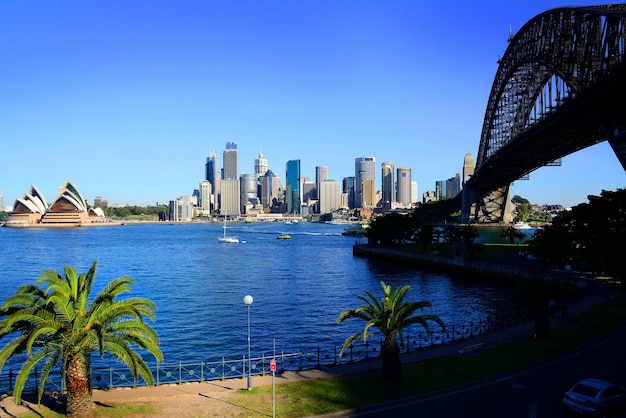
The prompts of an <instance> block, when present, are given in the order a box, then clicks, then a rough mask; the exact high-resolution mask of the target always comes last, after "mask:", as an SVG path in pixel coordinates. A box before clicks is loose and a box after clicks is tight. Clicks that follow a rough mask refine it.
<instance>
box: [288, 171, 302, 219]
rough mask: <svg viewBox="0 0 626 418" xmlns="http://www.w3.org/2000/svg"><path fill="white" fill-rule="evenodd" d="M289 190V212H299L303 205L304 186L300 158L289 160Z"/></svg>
mask: <svg viewBox="0 0 626 418" xmlns="http://www.w3.org/2000/svg"><path fill="white" fill-rule="evenodd" d="M286 179H287V180H286V181H287V184H286V186H287V192H286V195H285V200H286V202H285V203H286V204H287V213H293V214H299V213H300V211H301V207H302V193H301V192H302V186H301V184H300V182H301V178H300V160H289V161H287V173H286Z"/></svg>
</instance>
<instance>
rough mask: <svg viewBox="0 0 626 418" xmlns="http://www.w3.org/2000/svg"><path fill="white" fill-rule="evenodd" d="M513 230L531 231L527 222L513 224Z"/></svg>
mask: <svg viewBox="0 0 626 418" xmlns="http://www.w3.org/2000/svg"><path fill="white" fill-rule="evenodd" d="M513 228H515V229H532V226H530V224H529V223H528V222H521V221H520V222H515V224H514V225H513Z"/></svg>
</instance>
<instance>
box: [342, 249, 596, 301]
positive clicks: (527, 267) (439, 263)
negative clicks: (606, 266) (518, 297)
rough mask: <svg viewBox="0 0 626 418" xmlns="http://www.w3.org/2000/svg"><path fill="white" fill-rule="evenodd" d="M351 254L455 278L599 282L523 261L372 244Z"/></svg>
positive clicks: (585, 286)
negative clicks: (499, 260)
mask: <svg viewBox="0 0 626 418" xmlns="http://www.w3.org/2000/svg"><path fill="white" fill-rule="evenodd" d="M352 254H353V255H354V256H355V257H363V258H369V259H375V260H383V261H401V262H405V263H409V264H412V265H415V266H418V267H420V268H423V269H427V270H430V271H433V270H434V271H440V272H446V273H453V274H469V275H470V276H480V277H482V278H488V279H497V280H505V281H515V280H519V279H539V280H552V279H557V280H560V281H565V282H568V283H571V284H573V285H575V286H577V287H579V288H582V289H587V290H589V288H590V287H592V286H593V281H594V280H596V279H598V278H597V277H595V275H593V274H591V273H589V272H580V271H573V270H569V271H568V270H566V269H565V268H564V269H562V270H561V269H556V268H550V267H545V266H542V265H539V264H538V262H534V263H533V262H531V260H527V259H521V257H520V261H519V263H515V264H514V263H503V262H495V261H493V260H488V259H485V258H480V257H475V258H474V257H451V256H442V255H439V254H436V253H425V252H418V251H413V250H411V249H402V248H394V247H381V246H376V245H370V244H358V243H356V244H354V245H353V247H352Z"/></svg>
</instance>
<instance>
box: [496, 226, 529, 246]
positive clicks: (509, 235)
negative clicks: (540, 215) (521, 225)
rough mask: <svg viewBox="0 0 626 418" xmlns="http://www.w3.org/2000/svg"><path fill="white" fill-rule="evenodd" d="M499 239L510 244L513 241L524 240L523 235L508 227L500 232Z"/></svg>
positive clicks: (512, 227)
mask: <svg viewBox="0 0 626 418" xmlns="http://www.w3.org/2000/svg"><path fill="white" fill-rule="evenodd" d="M500 238H503V239H508V240H509V242H510V243H511V244H514V243H515V240H517V241H518V242H519V240H521V239H522V238H524V233H523V232H522V231H520V230H518V229H516V228H515V227H514V226H508V227H506V228H505V229H504V231H502V234H500Z"/></svg>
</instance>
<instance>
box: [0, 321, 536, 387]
mask: <svg viewBox="0 0 626 418" xmlns="http://www.w3.org/2000/svg"><path fill="white" fill-rule="evenodd" d="M527 320H528V318H527V316H526V315H523V314H518V315H509V316H506V317H499V318H496V317H493V318H487V319H485V320H481V321H478V322H461V323H460V324H457V325H454V324H453V325H452V326H450V327H449V328H446V329H445V330H438V331H435V330H431V331H430V332H425V331H419V332H417V333H416V334H412V335H411V334H408V333H407V334H406V335H405V336H404V342H405V345H404V347H402V351H403V352H404V353H409V352H411V351H418V350H425V349H429V348H433V347H437V346H441V345H445V344H451V343H454V342H456V341H462V340H467V339H471V338H472V337H475V336H479V335H483V334H486V333H489V332H494V331H498V330H501V329H505V328H507V327H512V326H515V325H517V324H519V323H521V322H523V321H527ZM371 341H372V340H371V339H370V340H368V341H367V342H365V343H363V342H362V341H361V342H359V343H357V344H352V345H351V346H350V347H349V348H348V349H347V350H346V351H345V352H344V355H343V356H341V357H340V356H339V350H340V349H339V347H338V346H335V347H334V348H333V350H332V351H330V352H323V351H322V350H321V349H320V348H319V347H318V348H316V349H313V350H310V351H300V352H297V353H284V352H281V353H280V354H277V355H276V356H274V355H270V356H267V355H265V354H262V355H261V356H260V357H250V370H247V368H248V366H247V365H248V359H247V357H246V356H242V357H241V358H231V359H227V358H226V357H222V358H221V359H220V360H217V361H206V362H199V363H183V362H178V363H172V364H167V363H163V364H156V365H155V366H152V367H150V369H151V371H152V376H153V378H154V384H155V385H157V386H159V385H172V384H175V385H179V384H183V383H191V382H205V381H215V380H221V381H223V380H227V379H244V378H246V377H247V376H248V373H249V374H250V375H251V376H258V375H265V374H269V373H271V372H270V360H272V359H275V360H276V371H277V372H278V373H284V372H286V371H302V370H310V369H322V368H326V367H336V366H339V365H341V364H351V363H355V362H361V361H369V360H372V359H378V358H380V350H381V348H382V343H383V341H382V339H381V340H380V341H378V342H375V343H372V342H371ZM15 378H16V373H14V372H13V371H12V370H9V371H8V372H7V373H4V374H2V375H0V393H12V392H13V389H14V385H15ZM39 380H40V374H39V373H38V371H37V370H36V369H35V370H34V372H33V373H32V374H31V376H30V378H29V381H28V382H27V384H26V385H25V388H24V393H29V392H35V391H36V388H37V387H38V385H39ZM45 386H46V387H45V390H46V392H63V391H64V390H65V387H64V379H63V376H62V373H61V371H60V370H56V371H53V372H51V373H50V375H49V376H48V378H47V379H46V382H45ZM138 386H146V382H145V381H144V380H143V379H141V378H138V379H137V380H134V379H133V377H132V374H131V373H130V370H129V369H128V368H127V367H124V366H121V367H113V366H109V367H94V368H92V387H93V388H94V389H106V390H108V389H113V388H119V387H127V388H128V387H131V388H132V387H138Z"/></svg>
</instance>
